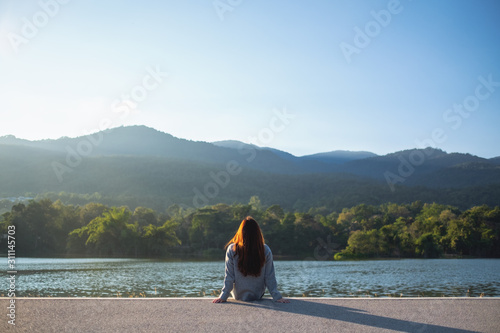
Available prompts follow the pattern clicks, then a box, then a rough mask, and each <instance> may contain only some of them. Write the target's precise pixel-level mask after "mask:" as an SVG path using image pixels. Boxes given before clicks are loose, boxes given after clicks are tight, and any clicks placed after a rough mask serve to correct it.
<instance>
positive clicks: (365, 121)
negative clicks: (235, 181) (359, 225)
mask: <svg viewBox="0 0 500 333" xmlns="http://www.w3.org/2000/svg"><path fill="white" fill-rule="evenodd" d="M214 3H216V4H217V5H218V7H217V8H216V6H214ZM360 31H361V33H360ZM346 50H348V51H346ZM353 50H354V51H353ZM499 59H500V3H499V2H498V1H495V0H493V1H485V0H477V1H472V0H470V1H464V0H447V1H430V0H427V1H424V0H413V1H410V0H400V1H395V0H391V1H352V0H345V1H333V0H323V1H319V0H308V1H284V0H281V1H278V0H275V1H263V0H242V1H238V0H220V1H212V0H190V1H180V0H177V1H173V0H170V1H140V2H139V1H113V0H109V1H97V0H86V1H80V0H72V1H68V0H65V1H62V0H60V2H58V1H57V0H41V1H29V0H25V1H16V0H11V1H6V0H0V112H1V115H0V136H3V135H8V134H12V135H15V136H17V137H21V138H26V139H31V140H33V139H45V138H59V137H61V136H69V137H76V136H80V135H83V134H86V133H89V132H95V131H97V130H98V129H102V128H106V127H116V126H121V125H146V126H150V127H153V128H156V129H158V130H160V131H163V132H167V133H170V134H172V135H174V136H177V137H181V138H186V139H191V140H201V141H209V142H211V141H217V140H226V139H234V140H240V141H243V142H248V143H254V144H258V145H260V146H270V147H274V148H278V149H282V150H286V151H289V152H291V153H293V154H295V155H299V156H300V155H306V154H312V153H317V152H324V151H331V150H365V151H372V152H374V153H377V154H387V153H391V152H395V151H399V150H403V149H410V148H414V147H422V146H423V145H426V144H431V145H432V146H434V147H437V148H441V149H443V150H445V151H448V152H463V153H471V154H474V155H478V156H481V157H488V158H489V157H494V156H500V145H499V142H500V131H499V130H498V127H499V124H500V61H499ZM152 73H153V74H152ZM155 73H156V74H155ZM155 77H156V79H155ZM278 114H281V115H283V114H287V115H288V116H287V117H285V120H283V119H282V118H283V117H282V118H279V117H278V116H277V115H278Z"/></svg>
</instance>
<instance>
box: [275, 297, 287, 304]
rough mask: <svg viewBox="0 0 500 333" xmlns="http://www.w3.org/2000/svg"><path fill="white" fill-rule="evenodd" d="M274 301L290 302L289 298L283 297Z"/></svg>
mask: <svg viewBox="0 0 500 333" xmlns="http://www.w3.org/2000/svg"><path fill="white" fill-rule="evenodd" d="M276 303H290V300H288V299H285V298H280V299H278V300H276Z"/></svg>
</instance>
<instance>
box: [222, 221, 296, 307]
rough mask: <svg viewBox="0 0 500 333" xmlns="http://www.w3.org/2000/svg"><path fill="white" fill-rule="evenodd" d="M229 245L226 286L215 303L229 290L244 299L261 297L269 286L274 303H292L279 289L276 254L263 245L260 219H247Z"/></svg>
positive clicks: (235, 296)
mask: <svg viewBox="0 0 500 333" xmlns="http://www.w3.org/2000/svg"><path fill="white" fill-rule="evenodd" d="M226 247H227V251H226V273H225V276H224V287H223V288H222V292H221V295H220V296H219V298H216V299H215V300H214V301H213V303H222V302H225V301H226V300H227V298H228V297H229V294H230V293H231V294H232V295H233V297H234V298H235V299H237V300H242V301H253V300H257V299H261V298H262V296H263V295H264V292H265V291H266V287H267V289H268V290H269V293H270V294H271V296H272V297H273V300H274V301H275V302H279V303H290V301H289V300H287V299H284V298H283V297H281V294H280V293H279V291H278V286H277V283H276V277H275V276H274V264H273V254H272V253H271V249H270V248H269V246H267V245H266V244H264V236H262V232H261V230H260V227H259V225H258V223H257V221H255V220H254V219H253V218H252V217H251V216H248V217H247V218H245V219H244V220H243V221H242V222H241V224H240V227H239V229H238V231H237V232H236V234H235V235H234V237H233V239H231V240H230V241H229V242H228V243H227V245H226ZM231 291H232V292H231Z"/></svg>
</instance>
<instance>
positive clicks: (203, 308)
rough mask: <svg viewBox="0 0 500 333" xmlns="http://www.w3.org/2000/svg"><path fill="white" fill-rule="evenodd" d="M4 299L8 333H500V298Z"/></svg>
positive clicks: (0, 325)
mask: <svg viewBox="0 0 500 333" xmlns="http://www.w3.org/2000/svg"><path fill="white" fill-rule="evenodd" d="M290 300H291V303H289V304H278V303H273V302H272V301H271V300H269V299H265V300H261V301H256V302H239V301H234V300H231V299H230V300H229V301H228V302H227V303H222V304H212V303H211V301H212V298H175V299H174V298H16V299H15V306H16V307H15V311H16V313H15V314H16V321H15V323H16V325H15V327H14V326H12V325H10V324H8V320H9V318H8V316H7V313H8V311H9V310H8V308H7V307H8V306H9V304H10V303H9V302H10V299H9V298H0V314H1V313H2V312H3V314H1V315H0V318H2V319H1V322H0V331H1V332H212V331H216V332H257V331H260V332H268V331H274V332H386V331H389V330H393V331H401V332H500V298H291V299H290Z"/></svg>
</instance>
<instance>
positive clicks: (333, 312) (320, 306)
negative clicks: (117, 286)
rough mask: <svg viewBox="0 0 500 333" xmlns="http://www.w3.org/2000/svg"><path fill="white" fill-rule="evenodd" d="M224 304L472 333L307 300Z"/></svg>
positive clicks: (401, 328) (378, 324)
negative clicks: (285, 302)
mask: <svg viewBox="0 0 500 333" xmlns="http://www.w3.org/2000/svg"><path fill="white" fill-rule="evenodd" d="M226 304H231V305H239V306H248V307H254V308H262V309H269V310H274V311H283V312H288V313H294V314H300V315H305V316H313V317H319V318H326V319H331V320H340V321H344V322H349V323H355V324H359V325H366V326H372V327H377V328H382V329H389V330H395V331H401V332H411V333H421V332H426V331H431V332H444V333H447V332H450V333H451V332H454V333H457V332H459V333H460V332H464V333H465V332H469V333H470V332H474V331H469V330H463V329H457V328H451V327H445V326H439V325H432V324H426V323H419V322H415V321H409V320H401V319H394V318H389V317H382V316H377V315H372V314H369V313H367V312H366V311H364V310H360V309H355V308H348V307H344V306H337V305H331V304H324V303H318V302H313V301H307V300H297V299H292V300H291V301H290V303H288V304H280V303H275V302H273V301H272V300H269V299H264V300H260V301H254V302H240V301H237V302H235V301H229V302H228V303H226Z"/></svg>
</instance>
